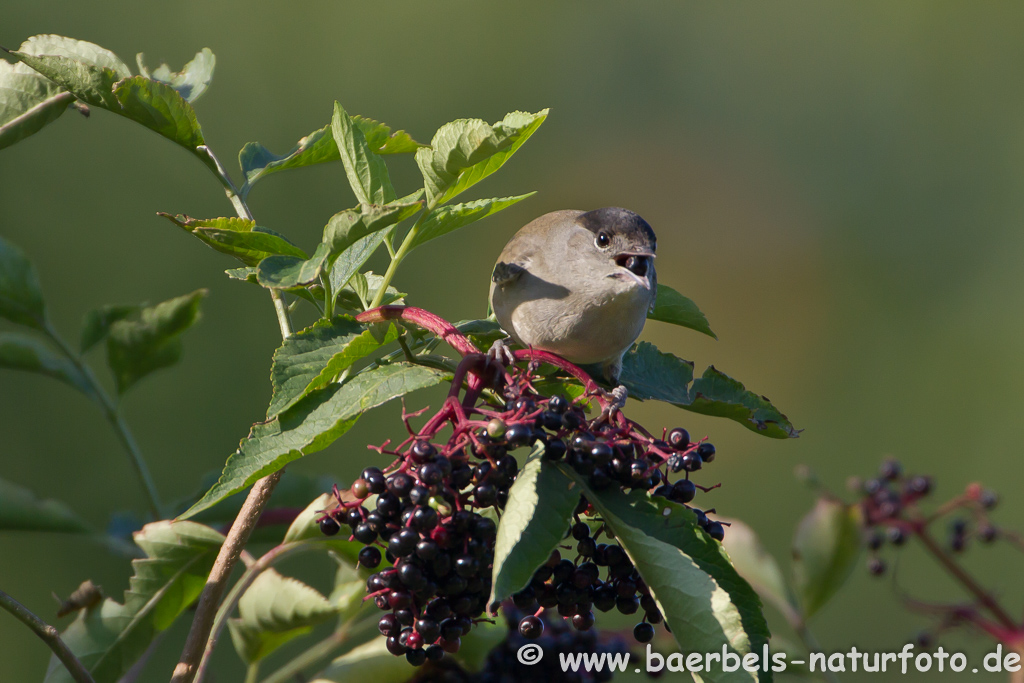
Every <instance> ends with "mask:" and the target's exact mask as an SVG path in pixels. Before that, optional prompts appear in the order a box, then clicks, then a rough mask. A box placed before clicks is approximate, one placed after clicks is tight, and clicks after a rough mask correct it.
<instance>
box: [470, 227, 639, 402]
mask: <svg viewBox="0 0 1024 683" xmlns="http://www.w3.org/2000/svg"><path fill="white" fill-rule="evenodd" d="M656 249H657V237H656V236H655V234H654V229H653V228H651V226H650V224H649V223H648V222H647V221H645V220H644V219H643V218H641V217H640V216H639V215H638V214H636V213H634V212H633V211H630V210H628V209H623V208H618V207H605V208H601V209H595V210H593V211H579V210H564V211H554V212H552V213H548V214H545V215H543V216H541V217H539V218H536V219H534V220H533V221H531V222H530V223H528V224H527V225H525V226H524V227H522V228H521V229H520V230H519V231H518V232H517V233H516V234H515V235H514V236H513V237H512V239H511V240H509V242H508V244H506V245H505V248H504V249H503V250H502V252H501V255H500V256H498V260H497V263H496V264H495V266H494V270H493V271H492V273H491V286H490V303H491V309H492V310H493V312H494V315H495V317H496V318H497V320H498V323H499V324H500V325H501V327H502V329H503V330H504V331H505V332H506V333H507V334H508V335H509V337H510V338H511V339H512V340H513V341H515V342H516V343H518V344H520V345H521V346H523V347H527V348H533V349H540V350H542V351H549V352H551V353H554V354H556V355H558V356H561V357H562V358H564V359H566V360H567V361H569V362H571V363H574V364H577V365H586V366H593V367H595V368H596V371H597V374H598V375H599V376H600V377H599V379H602V380H604V381H606V382H608V383H609V384H610V385H611V386H613V387H616V390H615V391H614V392H613V394H615V396H616V399H617V400H619V401H621V402H622V403H624V402H625V388H624V387H621V386H618V382H619V375H620V373H621V371H622V357H623V355H624V354H625V353H626V351H627V350H629V348H630V347H631V346H632V345H633V342H635V341H636V339H637V337H639V336H640V332H641V331H642V330H643V327H644V322H645V321H646V319H647V314H648V312H649V311H651V310H653V308H654V304H655V298H656V295H657V289H658V286H657V273H656V272H655V268H654V259H655V251H656ZM500 343H501V342H499V344H500ZM495 352H496V353H503V354H507V347H506V348H505V349H504V350H498V351H495V350H494V349H492V353H495ZM591 374H592V375H593V374H595V373H594V372H593V371H591Z"/></svg>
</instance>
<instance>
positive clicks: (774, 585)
mask: <svg viewBox="0 0 1024 683" xmlns="http://www.w3.org/2000/svg"><path fill="white" fill-rule="evenodd" d="M728 522H729V525H730V526H729V530H728V532H727V533H726V534H725V540H724V541H723V542H722V545H723V546H725V549H726V551H727V552H728V553H729V558H730V559H731V560H732V563H733V566H734V567H735V568H736V571H737V572H739V574H740V576H742V577H743V578H744V579H746V580H747V583H749V584H750V585H751V586H752V587H753V588H754V590H756V591H757V594H758V595H760V596H761V597H762V598H763V599H765V600H767V601H769V602H771V603H772V604H773V605H775V606H776V607H777V608H778V609H779V611H781V612H782V613H783V614H784V615H785V616H786V619H787V620H789V622H790V623H791V624H796V623H799V622H800V620H801V618H800V616H799V608H798V607H797V606H796V603H795V600H794V598H793V595H792V593H791V592H790V590H789V586H788V585H786V579H784V578H783V576H782V569H780V568H779V563H778V562H776V561H775V558H774V557H772V555H771V553H769V552H768V551H767V550H765V548H764V546H763V545H761V539H759V538H758V537H757V534H756V533H754V530H753V529H751V528H750V527H749V526H747V525H746V524H744V523H743V522H741V521H739V520H736V519H730V520H728Z"/></svg>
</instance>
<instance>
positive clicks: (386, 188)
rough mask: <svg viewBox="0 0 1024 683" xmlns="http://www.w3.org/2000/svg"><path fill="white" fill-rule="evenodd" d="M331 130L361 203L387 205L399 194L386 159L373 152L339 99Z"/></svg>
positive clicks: (335, 105) (346, 171) (351, 184)
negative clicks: (392, 183) (396, 192)
mask: <svg viewBox="0 0 1024 683" xmlns="http://www.w3.org/2000/svg"><path fill="white" fill-rule="evenodd" d="M331 133H332V134H333V136H334V142H335V144H337V146H338V152H339V154H340V156H341V162H342V164H344V166H345V175H347V176H348V184H349V185H350V186H351V187H352V192H353V193H354V194H355V196H356V200H357V201H358V202H359V203H361V204H387V203H388V202H391V201H394V200H395V198H396V197H397V195H396V194H395V188H394V187H392V186H391V177H390V176H389V175H388V167H387V164H386V163H385V162H384V159H383V158H381V157H380V156H378V155H377V154H374V153H373V150H372V149H370V145H369V144H367V142H366V136H364V135H363V131H361V130H360V129H359V126H357V125H355V122H354V121H353V120H352V119H351V117H349V115H348V113H347V112H346V111H345V110H344V109H343V108H342V106H341V104H339V103H338V102H335V103H334V117H333V118H332V119H331Z"/></svg>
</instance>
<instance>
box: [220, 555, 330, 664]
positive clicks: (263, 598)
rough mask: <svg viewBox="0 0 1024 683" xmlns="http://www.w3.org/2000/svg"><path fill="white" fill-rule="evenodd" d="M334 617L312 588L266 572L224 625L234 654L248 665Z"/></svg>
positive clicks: (323, 600)
mask: <svg viewBox="0 0 1024 683" xmlns="http://www.w3.org/2000/svg"><path fill="white" fill-rule="evenodd" d="M334 613H335V610H334V606H333V605H331V603H330V602H328V600H327V598H325V597H324V596H323V595H321V594H320V592H319V591H317V590H316V589H315V588H312V587H310V586H307V585H306V584H304V583H302V582H301V581H299V580H297V579H293V578H291V577H286V576H282V575H281V574H279V573H278V572H277V571H276V570H275V569H268V570H266V571H265V572H263V573H262V574H260V575H259V576H258V577H256V580H255V581H253V582H252V585H251V586H249V588H248V589H247V590H246V591H245V593H244V594H243V595H242V598H241V600H239V601H238V617H237V618H233V619H231V620H229V621H228V629H229V630H230V631H231V641H232V642H233V643H234V644H235V651H236V652H238V656H239V657H241V658H242V661H244V662H245V663H247V664H249V663H252V662H258V661H259V660H261V659H263V658H264V657H266V656H267V655H269V654H270V653H271V652H273V651H274V650H276V649H277V648H279V647H281V646H282V645H284V644H285V643H287V642H288V641H289V640H292V639H293V638H298V637H299V636H303V635H306V634H307V633H309V632H310V631H312V630H313V627H314V626H316V625H317V624H319V623H321V622H323V621H326V620H327V619H329V618H330V617H332V616H333V615H334Z"/></svg>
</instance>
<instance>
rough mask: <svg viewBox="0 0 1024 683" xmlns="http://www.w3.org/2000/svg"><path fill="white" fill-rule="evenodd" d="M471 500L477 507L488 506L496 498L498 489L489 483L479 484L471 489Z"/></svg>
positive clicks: (495, 500)
mask: <svg viewBox="0 0 1024 683" xmlns="http://www.w3.org/2000/svg"><path fill="white" fill-rule="evenodd" d="M473 500H475V501H476V504H477V506H478V507H490V506H492V505H494V503H495V502H497V500H498V490H497V489H496V488H494V487H493V486H491V485H490V484H480V485H479V486H477V487H476V488H475V489H473Z"/></svg>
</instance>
